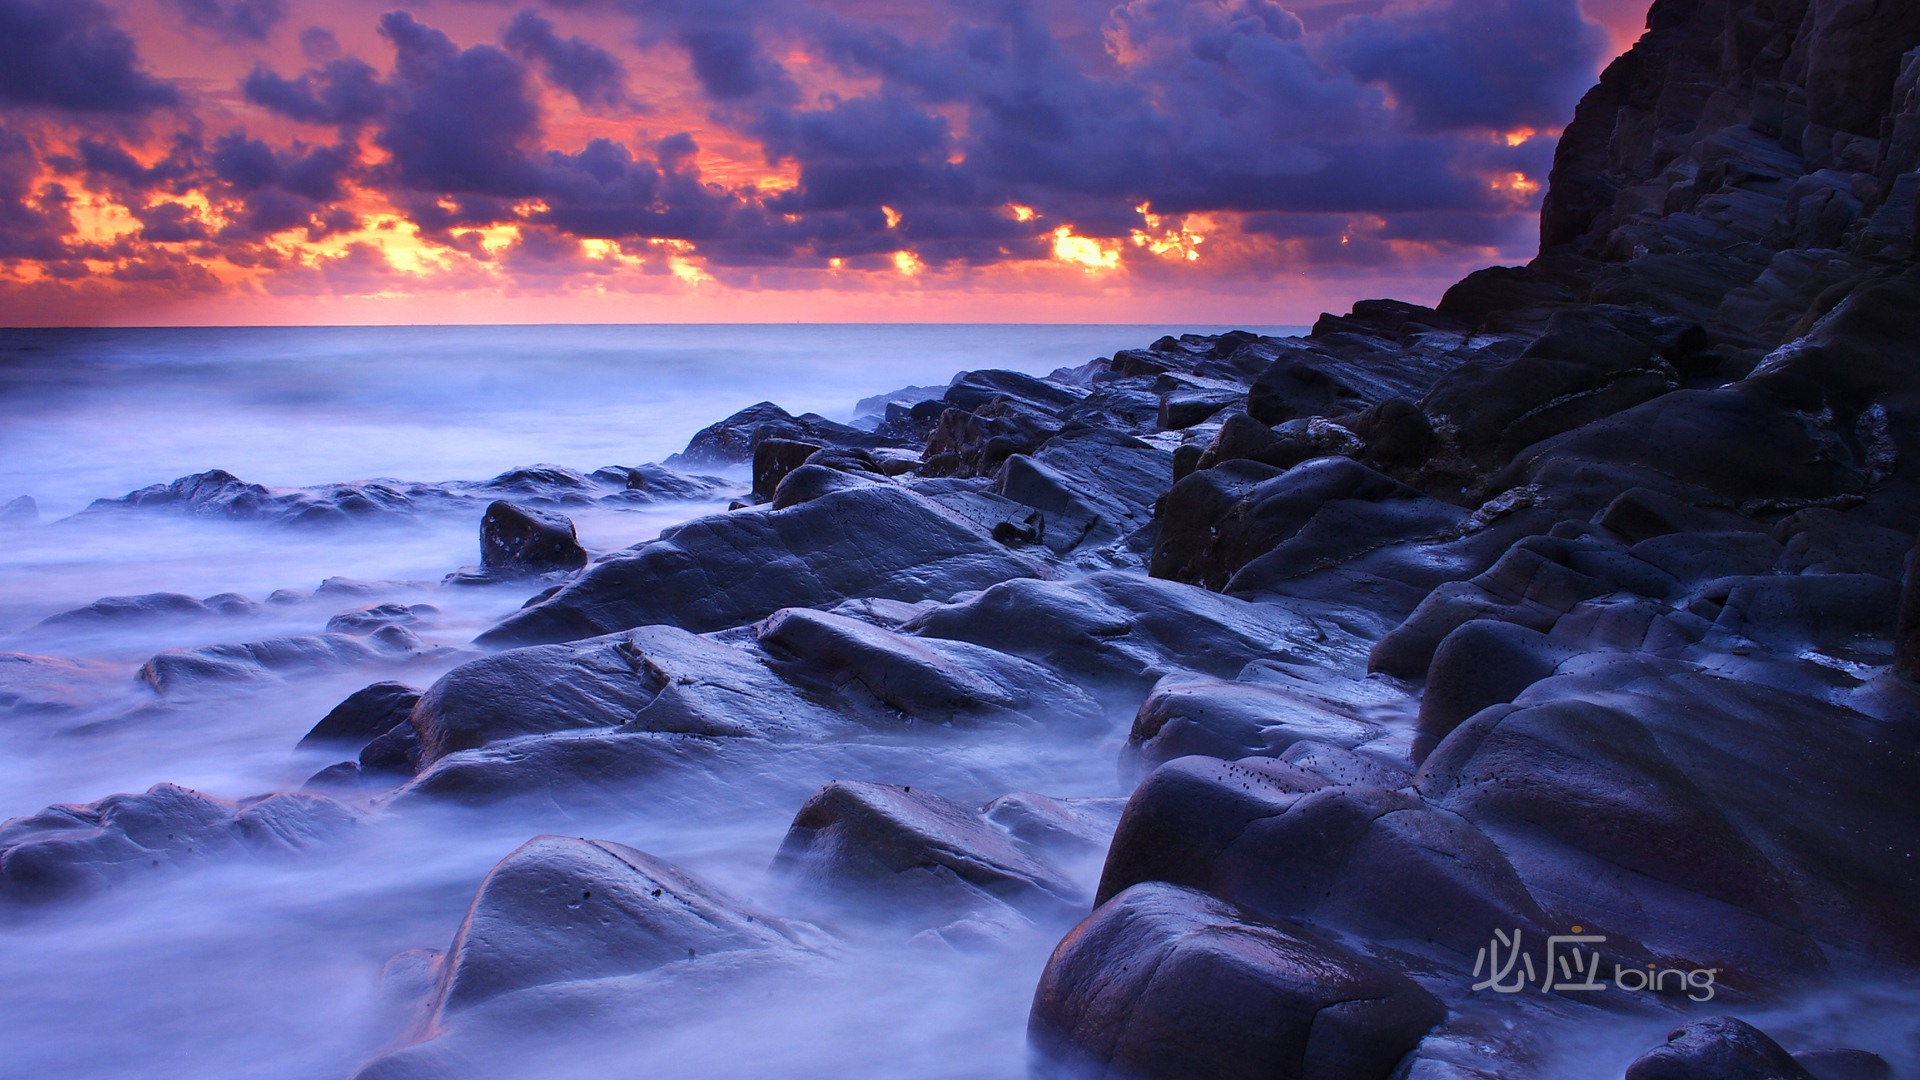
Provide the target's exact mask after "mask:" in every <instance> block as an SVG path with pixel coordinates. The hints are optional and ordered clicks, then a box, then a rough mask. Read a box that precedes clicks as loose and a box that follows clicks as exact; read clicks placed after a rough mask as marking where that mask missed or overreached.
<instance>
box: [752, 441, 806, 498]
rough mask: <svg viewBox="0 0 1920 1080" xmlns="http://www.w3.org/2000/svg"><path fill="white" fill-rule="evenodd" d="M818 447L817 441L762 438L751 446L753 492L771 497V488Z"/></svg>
mask: <svg viewBox="0 0 1920 1080" xmlns="http://www.w3.org/2000/svg"><path fill="white" fill-rule="evenodd" d="M820 449H821V446H820V444H819V443H811V442H798V441H796V440H793V439H762V440H761V441H760V444H759V445H757V446H755V447H754V448H753V493H754V494H755V495H756V496H758V497H760V498H762V499H771V498H773V489H774V488H777V487H779V486H780V481H781V480H783V479H785V478H786V475H787V474H788V473H790V472H792V471H793V470H795V469H797V468H799V467H800V466H801V465H804V464H805V463H806V461H807V459H808V458H810V457H812V456H813V455H814V453H815V452H816V451H818V450H820Z"/></svg>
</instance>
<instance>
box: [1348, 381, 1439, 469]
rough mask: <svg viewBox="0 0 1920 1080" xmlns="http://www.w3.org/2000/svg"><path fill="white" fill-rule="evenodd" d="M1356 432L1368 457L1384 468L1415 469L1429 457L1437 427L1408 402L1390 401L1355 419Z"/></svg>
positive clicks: (1370, 409)
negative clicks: (1398, 466)
mask: <svg viewBox="0 0 1920 1080" xmlns="http://www.w3.org/2000/svg"><path fill="white" fill-rule="evenodd" d="M1352 431H1353V433H1354V434H1355V435H1357V436H1359V437H1360V441H1361V442H1362V443H1363V444H1364V445H1365V447H1366V457H1367V459H1368V460H1370V461H1373V462H1375V463H1377V464H1380V465H1411V464H1413V463H1415V462H1418V461H1419V460H1421V459H1422V458H1424V457H1426V456H1427V448H1428V447H1430V446H1431V445H1432V444H1433V424H1432V422H1431V421H1429V420H1428V419H1427V416H1426V414H1425V413H1423V412H1421V411H1420V407H1419V406H1418V405H1415V404H1414V403H1413V402H1411V401H1408V400H1407V399H1406V398H1397V397H1396V398H1388V399H1387V400H1385V401H1382V402H1380V403H1379V404H1378V405H1373V406H1370V407H1369V408H1367V409H1366V410H1365V411H1363V412H1361V413H1360V414H1359V415H1358V416H1356V417H1354V419H1353V424H1352Z"/></svg>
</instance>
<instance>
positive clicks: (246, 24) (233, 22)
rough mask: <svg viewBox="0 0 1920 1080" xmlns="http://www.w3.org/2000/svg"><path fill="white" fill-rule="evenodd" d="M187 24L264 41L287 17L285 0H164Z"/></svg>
mask: <svg viewBox="0 0 1920 1080" xmlns="http://www.w3.org/2000/svg"><path fill="white" fill-rule="evenodd" d="M167 5H168V6H169V7H171V8H173V9H174V10H176V11H178V12H179V13H180V16H181V17H182V18H184V19H185V20H186V21H187V23H188V25H190V26H196V27H199V28H200V29H202V30H211V31H213V32H214V33H216V34H218V35H220V36H221V37H225V38H231V39H234V40H237V41H265V40H266V39H267V36H268V35H269V34H271V33H273V28H274V27H275V26H278V25H279V24H280V21H281V20H282V19H284V18H286V17H287V0H167Z"/></svg>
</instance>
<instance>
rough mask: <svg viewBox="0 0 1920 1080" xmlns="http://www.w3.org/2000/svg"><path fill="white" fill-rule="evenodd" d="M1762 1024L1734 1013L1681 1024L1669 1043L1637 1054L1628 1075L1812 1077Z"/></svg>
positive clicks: (1716, 1079) (1650, 1078)
mask: <svg viewBox="0 0 1920 1080" xmlns="http://www.w3.org/2000/svg"><path fill="white" fill-rule="evenodd" d="M1812 1077H1813V1074H1812V1073H1809V1072H1808V1071H1807V1070H1806V1069H1804V1068H1802V1067H1801V1066H1800V1064H1799V1063H1798V1062H1796V1061H1795V1060H1794V1059H1793V1055H1791V1054H1789V1053H1787V1052H1786V1051H1785V1050H1783V1049H1781V1048H1780V1044H1779V1043H1777V1042H1774V1041H1773V1040H1772V1039H1770V1038H1768V1037H1767V1035H1766V1033H1765V1032H1763V1031H1761V1030H1760V1029H1759V1028H1756V1027H1754V1026H1753V1025H1751V1024H1749V1023H1747V1022H1745V1021H1744V1020H1739V1019H1737V1018H1735V1017H1731V1016H1715V1017H1712V1018H1711V1019H1707V1020H1696V1021H1694V1022H1693V1023H1691V1024H1688V1025H1686V1026H1685V1027H1679V1028H1675V1029H1674V1030H1673V1031H1672V1032H1670V1033H1669V1034H1668V1035H1667V1041H1666V1044H1665V1045H1664V1046H1658V1047H1655V1048H1654V1049H1652V1050H1649V1051H1647V1052H1646V1053H1644V1054H1642V1055H1640V1056H1639V1057H1638V1058H1635V1059H1634V1062H1633V1064H1631V1065H1629V1066H1627V1077H1626V1080H1812Z"/></svg>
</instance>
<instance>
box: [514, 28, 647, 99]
mask: <svg viewBox="0 0 1920 1080" xmlns="http://www.w3.org/2000/svg"><path fill="white" fill-rule="evenodd" d="M501 40H502V42H503V43H504V44H505V45H506V47H507V48H509V49H511V50H513V52H514V53H516V54H518V55H519V56H520V57H522V58H523V59H526V60H529V61H535V62H537V63H538V64H539V65H540V73H541V75H542V76H544V77H545V78H546V80H547V81H548V82H549V83H552V84H553V85H554V86H557V87H559V88H560V89H562V90H565V91H566V92H567V93H569V94H572V95H573V97H574V100H575V101H578V102H579V103H580V105H581V107H582V108H588V109H613V108H617V107H620V106H623V105H626V106H631V104H632V103H631V101H630V99H629V98H628V97H627V69H626V65H624V64H622V63H621V62H620V58H619V57H617V56H615V55H613V54H612V53H610V52H608V51H607V50H605V49H602V48H600V47H599V46H598V45H595V44H593V43H591V42H589V41H586V40H585V39H583V38H578V37H567V38H563V37H561V36H560V35H559V34H558V33H557V32H555V30H554V27H553V22H552V21H551V20H548V19H544V18H541V17H540V15H539V14H538V13H537V12H534V11H522V12H520V13H519V14H518V15H515V16H514V17H513V21H512V22H510V23H508V24H507V29H506V32H505V33H504V34H503V35H502V37H501Z"/></svg>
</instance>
